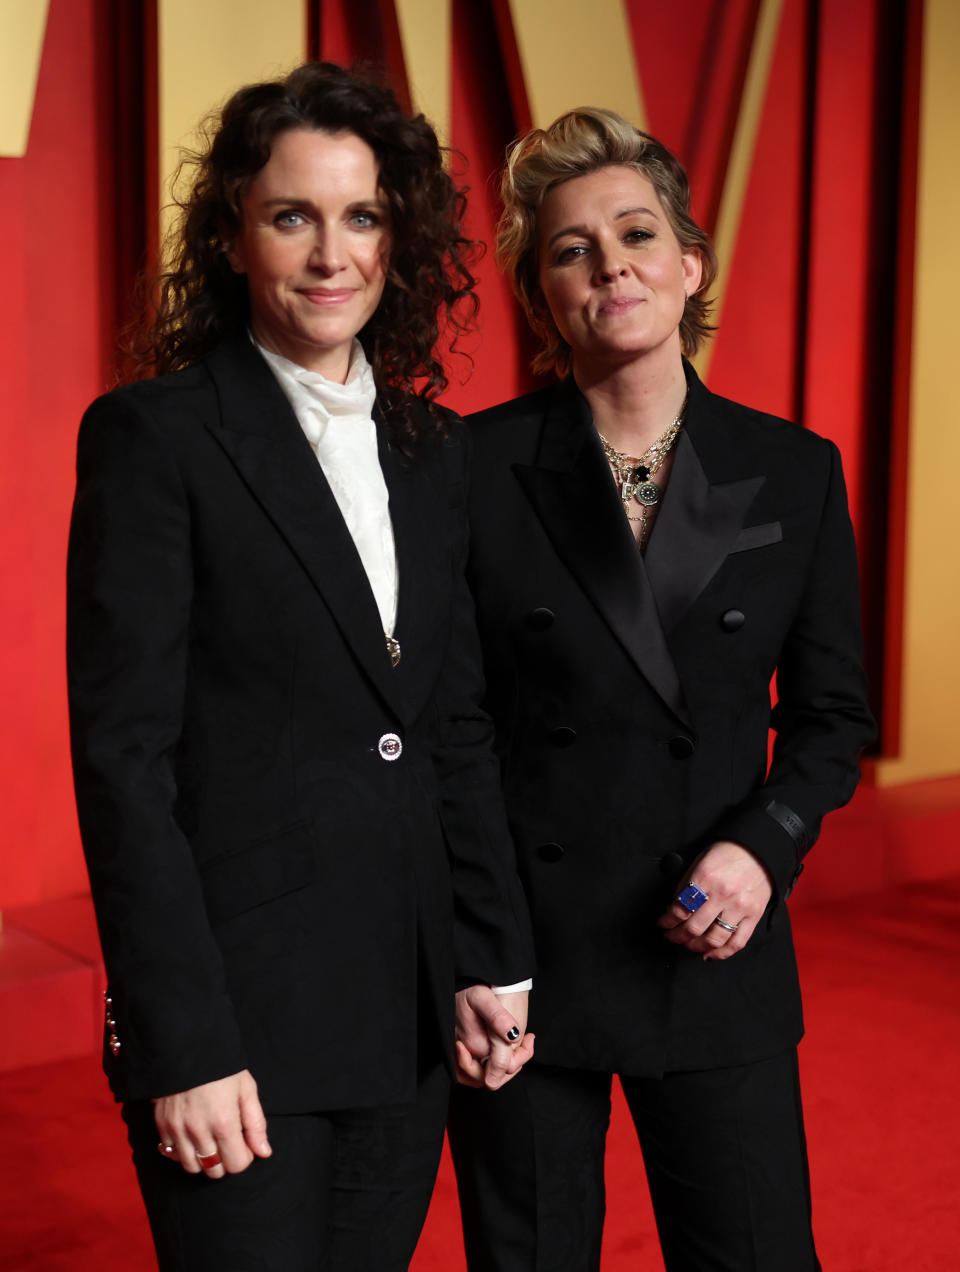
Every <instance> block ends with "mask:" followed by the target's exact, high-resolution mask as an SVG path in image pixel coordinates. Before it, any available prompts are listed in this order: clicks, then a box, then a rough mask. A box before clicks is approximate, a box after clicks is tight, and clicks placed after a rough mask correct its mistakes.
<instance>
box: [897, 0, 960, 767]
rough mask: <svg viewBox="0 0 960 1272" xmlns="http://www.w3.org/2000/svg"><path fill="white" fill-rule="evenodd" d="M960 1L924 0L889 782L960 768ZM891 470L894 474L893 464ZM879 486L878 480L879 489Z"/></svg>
mask: <svg viewBox="0 0 960 1272" xmlns="http://www.w3.org/2000/svg"><path fill="white" fill-rule="evenodd" d="M958 66H960V5H958V4H957V0H926V4H925V16H924V33H923V82H922V89H921V93H922V95H921V99H920V150H919V172H918V180H917V240H916V267H915V274H914V287H915V292H914V314H913V349H912V372H911V388H910V449H909V466H908V470H907V474H906V479H907V527H906V536H907V538H906V555H905V578H904V619H903V621H904V629H903V682H902V706H901V749H900V755H899V758H897V759H892V760H883V761H880V763H879V764H878V765H877V782H878V784H880V785H882V786H892V785H895V784H897V783H899V782H908V781H916V780H918V779H921V778H928V777H943V776H947V775H949V774H956V773H960V676H958V674H957V649H958V642H960V552H958V549H957V541H958V531H957V509H958V497H957V478H958V474H960V377H958V376H957V371H956V364H957V340H958V335H960V333H958V325H957V310H956V297H955V295H954V287H955V281H956V279H957V278H960V236H958V234H957V208H958V207H960V164H958V161H957V160H958V156H960V78H958V76H957V67H958ZM892 480H896V475H893V476H892ZM877 497H878V498H881V497H882V492H878V495H877Z"/></svg>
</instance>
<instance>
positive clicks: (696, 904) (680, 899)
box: [674, 882, 710, 914]
mask: <svg viewBox="0 0 960 1272" xmlns="http://www.w3.org/2000/svg"><path fill="white" fill-rule="evenodd" d="M674 900H675V901H676V902H677V904H678V905H681V906H682V907H683V908H684V909H685V910H686V911H687V913H688V914H696V912H697V911H698V910H699V909H700V907H701V906H702V905H703V904H704V902H705V901H709V900H710V894H709V893H708V892H704V891H703V889H702V888H698V887H697V885H696V884H695V883H692V882H691V883H688V884H687V886H686V887H685V888H681V890H680V891H679V892H678V893H677V895H676V896H675V897H674Z"/></svg>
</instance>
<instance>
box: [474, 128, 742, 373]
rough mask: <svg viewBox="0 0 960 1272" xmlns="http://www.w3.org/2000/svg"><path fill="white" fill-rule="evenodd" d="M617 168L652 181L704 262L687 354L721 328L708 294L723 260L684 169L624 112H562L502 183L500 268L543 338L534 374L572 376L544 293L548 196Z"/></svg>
mask: <svg viewBox="0 0 960 1272" xmlns="http://www.w3.org/2000/svg"><path fill="white" fill-rule="evenodd" d="M613 164H618V165H622V166H623V167H627V168H635V169H636V171H637V172H639V173H640V174H641V175H642V176H644V177H646V178H647V180H648V181H649V182H650V184H651V185H652V186H653V188H654V190H656V192H657V197H658V198H659V200H660V203H661V204H662V206H663V210H664V212H666V214H667V219H668V221H669V222H670V225H671V227H672V229H673V232H674V234H675V235H676V236H677V241H678V242H679V244H680V248H681V250H682V251H684V252H696V253H697V254H698V255H699V257H700V263H701V267H702V273H701V277H700V285H699V286H698V288H697V290H696V291H695V292H694V294H693V295H692V296H688V297H687V302H686V304H685V306H684V310H683V317H682V318H681V320H680V343H681V346H682V348H683V352H684V353H685V354H686V355H687V356H688V357H692V356H693V354H694V353H696V351H697V348H698V347H699V345H700V342H701V341H702V340H703V339H704V338H705V337H706V336H708V335H709V334H710V333H711V332H712V331H713V330H714V328H713V325H712V324H711V323H710V321H709V316H710V309H711V307H712V301H711V300H709V299H708V293H709V291H710V288H711V287H712V286H713V283H714V281H715V279H716V276H717V258H716V255H715V253H714V250H713V244H712V243H711V242H710V236H709V234H707V232H706V230H703V229H701V227H700V226H699V225H698V224H697V223H696V221H695V220H694V219H693V217H692V216H691V215H690V185H689V182H688V181H687V174H686V172H685V171H684V169H683V165H682V164H681V163H680V161H679V160H678V159H677V158H676V157H675V156H674V155H673V154H671V152H670V151H669V150H668V149H667V148H666V146H665V145H663V143H662V142H659V141H657V139H656V138H655V137H651V136H649V134H647V133H644V132H641V131H640V130H639V128H634V126H633V124H631V123H630V122H629V121H628V120H626V119H624V118H623V116H622V115H618V114H616V113H615V112H614V111H612V110H601V109H599V108H598V107H594V106H581V107H580V108H579V109H577V110H571V111H567V112H566V114H564V115H560V116H559V117H558V118H557V119H555V120H554V121H553V123H552V124H551V125H550V126H549V128H534V129H533V131H532V132H529V133H527V135H526V136H525V137H521V138H520V140H519V141H517V142H515V143H514V144H513V145H512V146H511V147H510V149H509V151H508V152H507V166H506V168H505V169H504V173H503V180H502V182H501V188H500V194H501V197H502V199H503V215H502V216H501V218H500V224H499V225H498V226H497V263H498V265H499V266H500V268H501V269H502V270H503V272H504V273H505V274H506V276H507V278H508V279H509V281H510V284H511V286H512V287H513V290H514V292H515V293H516V296H517V299H518V300H519V301H520V303H521V304H522V305H523V309H524V312H525V313H526V315H527V320H528V321H529V323H530V326H531V327H532V328H533V330H534V332H535V333H536V334H537V336H539V337H540V340H541V341H542V348H541V349H540V351H539V353H538V354H537V355H536V357H535V358H534V360H533V369H534V371H537V372H546V371H551V370H553V371H556V373H557V374H558V375H566V373H567V372H568V371H569V369H570V350H569V348H568V346H567V343H566V341H565V340H564V339H563V337H562V336H561V335H560V332H559V331H558V330H557V327H556V324H555V323H554V321H553V318H552V317H551V315H550V311H549V310H548V309H547V307H546V306H545V305H544V303H543V298H542V295H541V292H540V281H539V268H540V263H539V258H538V251H537V217H538V214H539V211H540V205H541V203H542V202H543V197H544V195H545V194H546V193H547V191H548V190H550V189H552V188H553V187H554V186H556V185H560V183H561V182H563V181H569V180H571V179H572V178H573V177H582V176H585V175H586V174H587V173H588V172H596V171H597V170H598V169H599V168H606V167H609V166H610V165H613Z"/></svg>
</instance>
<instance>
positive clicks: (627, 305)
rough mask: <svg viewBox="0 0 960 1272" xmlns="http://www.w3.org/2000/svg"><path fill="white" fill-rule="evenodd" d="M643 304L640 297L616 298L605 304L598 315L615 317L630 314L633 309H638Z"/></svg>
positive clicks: (606, 301)
mask: <svg viewBox="0 0 960 1272" xmlns="http://www.w3.org/2000/svg"><path fill="white" fill-rule="evenodd" d="M643 303H644V302H643V300H642V299H641V298H640V297H639V296H614V297H612V298H611V299H610V300H605V301H604V302H603V304H602V305H601V306H600V308H599V310H598V313H601V314H603V315H604V316H608V317H615V316H616V315H617V314H628V313H630V311H631V310H632V309H636V308H637V306H638V305H642V304H643Z"/></svg>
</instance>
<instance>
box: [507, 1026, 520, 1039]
mask: <svg viewBox="0 0 960 1272" xmlns="http://www.w3.org/2000/svg"><path fill="white" fill-rule="evenodd" d="M519 1037H520V1030H519V1029H518V1028H517V1026H516V1025H514V1026H513V1028H512V1029H508V1030H507V1042H516V1041H517V1039H518V1038H519Z"/></svg>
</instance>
